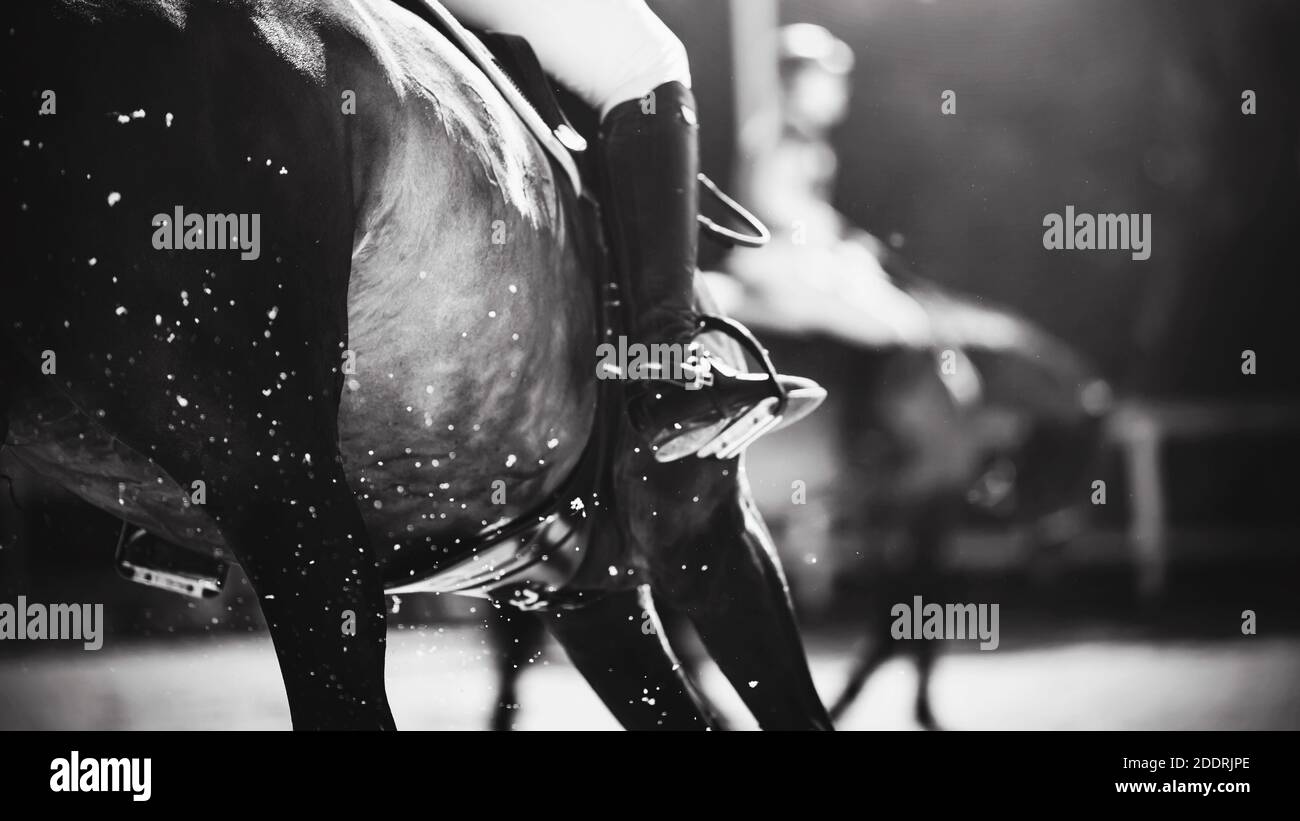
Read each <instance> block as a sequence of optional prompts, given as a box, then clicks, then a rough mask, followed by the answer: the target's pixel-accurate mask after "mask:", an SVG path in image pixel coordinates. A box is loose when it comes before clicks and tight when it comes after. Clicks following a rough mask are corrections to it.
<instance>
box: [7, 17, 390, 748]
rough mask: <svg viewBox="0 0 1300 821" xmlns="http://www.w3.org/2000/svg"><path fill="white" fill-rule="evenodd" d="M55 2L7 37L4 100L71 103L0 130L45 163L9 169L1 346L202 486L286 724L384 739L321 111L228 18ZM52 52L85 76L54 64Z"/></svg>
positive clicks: (342, 156) (332, 123)
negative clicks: (341, 417)
mask: <svg viewBox="0 0 1300 821" xmlns="http://www.w3.org/2000/svg"><path fill="white" fill-rule="evenodd" d="M52 5H53V4H40V5H33V6H31V7H30V9H31V14H30V15H27V16H30V17H32V18H33V19H31V20H27V19H26V17H24V18H23V19H20V20H18V21H17V22H15V23H14V25H15V26H16V27H17V28H18V30H19V31H20V32H22V35H21V36H18V37H15V38H13V39H14V40H15V41H16V42H18V41H21V42H20V44H19V45H15V48H16V49H18V51H17V52H16V53H17V55H19V57H20V59H16V60H15V63H16V64H17V65H18V67H19V68H18V71H17V72H16V73H15V76H14V77H12V78H10V77H6V78H5V83H6V85H5V89H6V92H8V91H9V90H11V89H12V90H13V94H11V95H9V96H12V97H14V98H15V99H25V98H26V96H27V94H28V91H27V90H28V89H42V88H54V89H64V88H67V89H75V93H63V92H60V94H59V100H58V114H57V116H44V117H43V116H39V115H38V113H37V108H36V107H35V106H26V105H24V106H21V107H19V106H13V107H10V108H7V109H6V115H5V117H4V118H0V119H3V120H4V123H3V124H2V125H0V131H2V132H3V133H4V134H5V135H6V139H5V141H4V145H5V146H6V149H5V150H6V151H16V150H17V148H16V146H18V141H17V139H14V140H13V141H10V140H9V138H8V137H9V135H11V134H12V135H14V136H15V137H16V135H17V134H23V135H26V134H30V135H31V143H32V144H33V145H34V146H43V148H41V149H40V150H39V151H35V150H32V151H29V152H28V153H27V154H25V155H23V156H22V157H21V158H15V159H13V160H12V161H11V162H9V163H8V164H7V165H6V167H7V168H12V169H15V171H14V180H13V181H12V183H11V184H12V186H13V188H12V190H13V191H14V192H15V193H14V199H13V200H12V201H13V202H18V201H21V202H23V203H25V204H26V205H25V208H24V209H23V210H22V211H19V210H18V209H14V211H13V213H14V219H15V220H16V222H15V223H14V224H15V226H16V230H18V231H19V232H20V233H21V234H22V235H23V236H24V237H25V241H24V242H22V243H18V244H17V245H16V247H15V248H14V249H13V254H12V255H11V258H10V260H9V268H7V269H6V274H5V283H4V289H5V293H4V295H3V297H0V322H2V323H3V324H4V326H5V334H6V335H9V336H12V337H13V339H14V343H15V344H16V345H17V348H18V350H19V351H20V352H22V353H23V355H24V356H25V360H24V361H25V362H27V363H28V367H32V368H33V370H32V372H33V373H36V372H38V371H37V370H36V369H35V365H34V364H33V363H35V362H36V359H37V357H38V356H39V355H40V353H41V352H42V351H43V350H44V349H47V348H48V349H50V350H51V351H52V352H55V353H57V381H56V382H55V381H52V382H51V386H52V387H57V389H58V390H61V391H63V392H65V393H67V394H68V396H69V398H71V399H72V400H73V401H75V402H76V403H77V404H78V405H79V406H80V407H81V408H86V409H94V418H95V421H96V423H97V424H98V425H99V426H101V427H102V429H103V430H104V431H106V432H108V433H110V434H112V435H113V436H114V437H116V438H117V439H118V440H119V441H120V442H122V443H124V444H125V445H126V446H128V447H130V448H132V449H134V450H135V451H136V452H137V453H138V454H141V455H143V456H147V457H149V458H151V459H153V460H155V462H156V463H157V464H158V465H159V466H160V467H161V468H162V469H163V470H164V471H166V472H167V473H168V474H170V475H171V476H172V477H174V478H175V479H176V480H177V481H179V482H180V483H181V485H182V486H188V485H189V483H190V481H192V480H196V479H202V480H203V481H205V482H206V504H207V506H208V511H209V513H210V515H211V516H212V518H213V519H214V520H215V521H216V522H217V524H218V526H219V528H220V530H221V534H222V537H223V538H224V540H225V542H226V544H227V545H228V546H229V547H230V549H231V550H232V551H233V552H234V554H235V556H236V557H237V558H238V560H239V561H240V563H241V564H242V565H243V567H244V569H245V570H246V572H247V573H248V576H249V578H250V579H251V581H252V583H253V587H254V589H255V590H256V592H257V595H258V597H259V600H260V604H261V608H262V612H263V613H264V615H265V616H266V620H267V622H268V624H269V626H270V630H271V638H272V640H273V641H274V644H275V649H276V652H277V655H278V657H279V661H280V667H281V671H282V673H283V676H284V683H285V687H286V690H287V693H288V699H289V708H290V712H291V713H292V716H293V721H294V726H295V727H296V728H301V729H309V728H373V729H380V728H385V727H391V726H392V724H393V720H392V715H391V713H390V711H389V709H388V704H387V700H386V697H385V695H384V680H383V674H384V646H385V641H384V639H385V636H384V612H383V603H384V591H383V586H382V581H381V578H380V574H379V567H378V565H377V561H376V556H375V554H374V553H373V552H372V550H371V548H370V545H369V542H368V539H367V536H366V532H365V530H364V527H363V524H362V519H361V514H360V511H359V509H358V507H357V502H356V499H355V497H354V496H353V494H352V492H351V490H350V489H349V487H348V485H347V482H346V481H345V477H344V471H343V468H342V465H341V463H340V456H339V436H338V424H337V413H338V404H339V397H340V394H341V392H342V387H343V384H342V376H341V374H340V373H339V372H338V362H339V361H340V352H341V350H342V349H343V348H346V347H347V344H346V340H347V290H348V282H349V275H350V270H351V256H352V240H353V236H354V226H355V222H356V217H355V213H354V198H353V193H354V192H353V185H354V181H353V178H352V176H351V173H352V169H351V167H350V166H349V164H348V162H347V157H348V152H349V147H348V139H349V137H348V133H347V131H346V128H347V126H346V125H345V124H344V122H343V121H344V119H345V118H342V117H340V116H339V110H338V107H337V100H338V95H337V94H336V93H333V90H332V89H327V88H325V87H323V86H322V85H321V84H320V83H319V82H317V80H316V79H314V78H313V77H311V76H309V75H308V74H307V73H305V72H301V71H299V70H298V69H297V67H296V66H295V65H293V64H292V63H291V62H290V61H287V60H285V59H284V58H283V57H282V56H281V53H280V51H279V50H277V49H276V48H274V47H273V46H272V45H271V44H270V43H268V42H267V38H266V37H265V36H264V34H263V33H261V32H260V30H259V29H258V27H257V23H256V22H255V21H254V20H252V19H251V18H250V16H249V15H248V14H247V12H246V10H244V9H242V8H239V7H235V6H228V5H222V4H199V3H196V4H190V6H189V8H188V9H187V13H188V22H187V24H186V25H185V26H181V27H177V26H175V25H173V23H172V22H171V20H170V19H169V18H164V17H163V16H161V15H155V14H154V13H153V12H152V10H150V9H149V8H148V7H147V4H139V6H138V7H137V5H136V4H129V6H128V7H126V8H123V9H122V10H121V13H120V14H119V13H114V14H105V15H103V16H102V17H101V16H100V15H98V14H96V15H94V16H93V17H92V16H84V17H83V16H80V15H74V14H63V13H61V12H60V11H58V10H51V6H52ZM25 8H26V7H25ZM67 42H76V43H77V44H78V49H79V51H78V59H76V60H68V59H65V58H64V57H62V56H60V54H59V52H60V49H59V44H60V43H65V44H66V43H67ZM159 65H166V66H167V67H168V70H167V71H166V72H162V73H159V72H158V70H157V67H158V66H159ZM87 67H93V70H91V69H89V68H87ZM137 109H138V110H139V114H138V115H135V114H132V115H131V117H130V118H128V116H127V115H125V114H123V115H120V116H110V113H111V112H115V111H117V110H121V111H131V112H134V111H136V110H137ZM11 114H12V116H10V115H11ZM124 121H125V122H127V123H129V124H123V122H124ZM6 156H8V155H6ZM272 158H274V160H273V159H272ZM282 164H283V165H282ZM277 166H280V168H279V170H278V172H277V170H276V167H277ZM18 169H21V171H19V170H18ZM200 208H201V209H212V210H213V211H214V212H215V213H213V214H210V215H207V218H206V219H205V216H204V214H202V213H200V212H199V210H198V209H200ZM177 210H182V211H191V210H193V211H194V213H190V214H188V216H185V217H183V222H182V218H178V217H177V216H176V211H177ZM223 215H224V216H223ZM227 218H228V220H229V221H227ZM192 220H197V223H193V222H192ZM232 223H233V226H232ZM182 226H184V227H185V232H184V238H183V241H173V237H172V236H171V234H172V233H174V230H179V229H180V228H181V227H182ZM223 226H224V227H223ZM164 229H166V230H164ZM191 229H193V230H191ZM218 239H219V240H220V241H219V242H218V241H217V240H218ZM164 240H165V241H164ZM55 249H57V251H58V253H54V250H55ZM42 378H44V377H42Z"/></svg>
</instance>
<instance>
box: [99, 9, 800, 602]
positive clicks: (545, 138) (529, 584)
mask: <svg viewBox="0 0 1300 821" xmlns="http://www.w3.org/2000/svg"><path fill="white" fill-rule="evenodd" d="M398 2H399V3H400V4H401V5H402V6H403V7H405V8H407V9H408V10H410V11H412V12H413V13H415V14H416V15H417V16H419V17H422V18H423V19H424V20H425V21H426V22H428V23H429V24H430V25H432V26H433V27H434V28H435V29H436V30H438V31H439V32H440V33H442V34H443V35H444V36H445V37H446V38H447V39H448V40H450V41H451V42H452V43H453V44H455V45H456V46H457V47H458V48H460V49H461V50H462V52H464V53H465V55H466V56H467V57H469V59H470V60H471V61H473V62H474V64H475V65H476V66H478V67H479V68H480V69H481V70H482V71H483V72H484V74H485V75H487V77H488V79H489V80H491V81H492V83H493V85H494V86H495V87H496V88H497V89H498V90H499V91H500V92H501V94H502V96H503V97H504V98H505V99H506V101H507V102H508V103H509V104H510V106H511V108H512V109H513V110H514V111H515V113H516V114H517V115H518V116H519V117H520V119H521V120H522V121H523V123H524V124H525V125H526V126H527V127H528V130H529V131H530V132H531V133H532V135H533V136H534V137H535V138H536V139H537V141H538V143H539V144H540V145H541V147H542V148H543V149H544V150H545V151H546V153H547V155H548V156H549V157H550V159H551V160H552V162H554V163H555V165H556V167H557V168H558V169H559V170H560V171H561V172H562V174H561V176H563V177H564V178H565V179H567V180H568V181H569V182H570V184H571V185H572V186H573V190H574V193H575V194H576V195H577V198H578V200H579V201H580V202H581V203H583V204H584V206H585V207H588V208H590V209H591V212H592V219H593V221H595V222H596V223H597V224H599V221H600V218H599V215H598V213H597V211H596V208H597V206H596V204H595V200H594V198H593V197H592V196H591V194H590V192H589V191H588V190H587V189H586V188H585V186H584V184H583V179H584V175H583V173H582V171H581V170H580V164H579V160H578V159H577V157H576V156H575V155H580V154H581V153H582V152H583V151H585V150H586V148H587V141H586V139H585V138H584V137H583V136H582V135H581V134H580V132H579V130H578V129H577V128H576V127H575V126H574V125H573V123H572V122H571V121H570V119H569V117H568V116H567V115H566V112H565V108H564V106H562V105H561V103H560V100H559V97H558V96H557V94H556V90H555V89H554V87H553V86H552V85H551V81H550V78H549V77H548V76H547V75H546V73H545V71H544V70H543V69H542V66H541V63H540V62H539V61H538V59H537V56H536V54H535V53H534V52H533V50H532V47H531V46H530V45H529V44H528V41H527V40H526V39H525V38H523V37H519V36H517V35H512V34H502V33H497V32H481V33H475V32H471V31H470V30H469V29H467V28H465V27H464V26H463V25H461V23H460V22H459V21H458V20H456V19H455V17H453V16H452V14H451V13H450V12H449V11H447V9H446V8H444V7H443V6H442V5H441V4H440V3H438V2H437V0H398ZM700 184H701V185H702V186H703V190H704V191H705V193H707V194H708V195H709V196H710V197H712V198H713V199H714V200H715V201H717V202H718V203H719V204H721V205H722V206H723V207H724V208H725V209H726V210H727V211H729V212H730V213H731V214H732V215H733V217H734V218H735V219H737V220H739V221H740V222H741V223H743V224H744V226H745V230H744V231H737V230H733V229H731V228H728V227H726V226H724V225H720V224H718V223H717V222H715V221H713V220H711V219H709V218H708V217H706V216H704V215H699V218H698V219H699V224H700V228H701V230H702V231H703V232H704V233H705V235H706V236H709V237H711V238H713V239H714V240H715V241H718V242H720V243H722V244H725V245H727V246H735V245H745V246H751V247H756V246H760V245H763V244H765V243H766V242H767V241H768V240H769V239H770V234H769V233H768V231H767V228H766V227H765V226H764V225H763V224H762V223H761V222H760V221H759V220H758V219H757V218H756V217H754V216H753V215H752V214H750V213H749V212H748V211H746V210H745V209H744V208H742V207H741V206H740V205H739V204H737V203H736V202H735V201H734V200H732V199H731V198H730V197H728V196H727V195H726V194H724V193H722V192H721V191H720V190H719V189H718V187H717V186H716V185H714V184H713V182H712V181H710V180H709V179H708V178H707V177H705V176H704V175H703V174H701V175H700ZM598 268H599V269H600V270H602V271H605V272H610V271H612V266H609V265H603V266H598ZM595 296H596V299H597V303H598V305H599V308H600V310H599V311H598V312H597V316H598V320H599V323H600V327H599V329H598V333H599V334H600V336H599V338H601V339H604V338H610V337H612V336H617V335H618V334H620V333H621V329H622V327H623V326H624V325H625V324H626V321H625V319H624V317H623V316H622V311H621V309H620V305H621V302H620V300H619V299H618V284H617V282H616V281H614V279H612V278H610V279H606V280H604V281H598V282H597V283H596V294H595ZM719 321H721V320H719ZM744 336H746V337H748V339H749V340H750V341H751V342H752V344H751V345H745V346H744V347H746V349H747V350H748V351H749V353H750V354H751V355H753V356H754V357H755V358H756V359H757V360H758V361H760V362H761V363H762V364H763V366H764V367H765V368H766V369H768V371H769V372H770V373H771V374H772V376H773V378H774V379H775V369H774V368H772V365H771V362H770V360H768V359H767V354H766V351H765V350H763V349H762V347H761V346H760V345H759V344H758V343H757V341H753V340H752V337H749V336H748V334H747V333H746V334H745V335H744ZM742 341H744V340H742ZM593 377H594V371H593ZM596 384H597V401H596V418H595V423H594V426H593V430H592V434H591V437H590V439H589V440H588V442H587V445H586V448H585V449H584V451H583V454H582V456H581V457H580V459H579V461H578V464H577V466H576V467H575V468H574V469H573V471H572V472H571V473H570V474H569V476H568V477H566V478H565V480H564V481H563V482H562V483H561V485H560V486H559V487H558V488H557V489H556V490H555V491H554V492H552V493H551V494H550V495H549V496H548V497H547V498H546V500H545V501H543V502H542V503H541V504H539V505H538V506H537V507H536V508H535V509H533V510H532V511H530V512H529V513H528V514H526V515H524V516H521V517H519V518H518V519H516V520H515V521H513V522H510V523H508V524H506V525H503V526H501V527H498V528H495V529H493V530H490V531H486V532H484V533H481V534H479V535H478V536H477V537H475V538H474V539H473V541H472V542H471V543H470V544H468V545H464V544H462V545H461V547H462V549H463V550H465V552H466V557H465V558H464V559H462V560H460V561H458V562H455V563H453V564H451V565H448V566H444V567H441V568H438V569H436V570H435V571H432V572H431V573H430V575H429V576H427V577H425V578H423V579H413V580H410V581H406V582H404V583H402V584H401V585H399V586H396V587H392V588H388V589H387V590H386V591H385V592H387V593H390V594H398V593H460V594H462V595H471V596H477V597H481V598H498V599H505V600H507V601H509V602H510V603H511V604H512V605H513V606H514V607H516V608H518V609H520V610H544V609H549V610H554V609H564V608H567V607H573V606H577V605H578V604H579V603H585V602H586V601H590V599H591V596H590V595H587V596H584V595H583V594H582V593H569V592H564V591H563V588H564V586H565V585H566V584H567V583H568V582H569V581H570V580H571V579H572V578H573V577H574V575H575V574H576V573H577V570H578V567H579V565H580V563H581V561H582V560H583V558H585V557H587V556H588V555H589V553H590V550H589V547H590V546H591V544H592V543H593V540H592V531H593V529H594V522H595V519H596V514H597V513H598V512H600V511H601V509H602V507H604V506H607V505H608V504H609V502H610V500H612V499H613V492H612V484H613V481H612V475H611V471H610V470H609V466H610V464H611V460H610V459H609V458H608V457H609V454H610V453H611V451H612V449H613V447H614V445H615V439H616V437H617V436H618V435H619V432H620V431H621V430H622V425H623V423H624V420H623V413H624V411H623V401H622V400H623V396H622V393H621V387H620V385H619V383H618V381H616V380H596ZM742 427H743V426H742ZM115 565H116V567H117V568H118V572H119V573H120V574H121V575H122V576H123V577H125V578H127V579H130V580H131V581H135V582H138V583H141V584H145V585H149V586H152V587H158V588H162V589H165V590H170V591H172V592H175V593H180V594H182V595H187V596H192V597H196V598H204V597H209V596H215V595H217V594H219V593H220V591H221V589H222V587H223V586H224V584H225V579H226V576H227V571H228V565H227V563H226V562H225V561H224V560H222V559H221V558H220V557H204V556H202V555H201V554H198V553H196V552H195V551H192V550H189V549H188V548H183V547H179V546H175V545H171V544H168V543H166V542H163V541H162V540H159V539H156V538H154V537H152V536H148V534H146V532H145V531H143V530H137V531H136V532H135V533H133V534H131V535H130V536H129V537H128V536H127V531H126V527H125V525H124V526H123V532H122V536H121V538H119V540H118V546H117V557H116V561H115Z"/></svg>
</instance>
